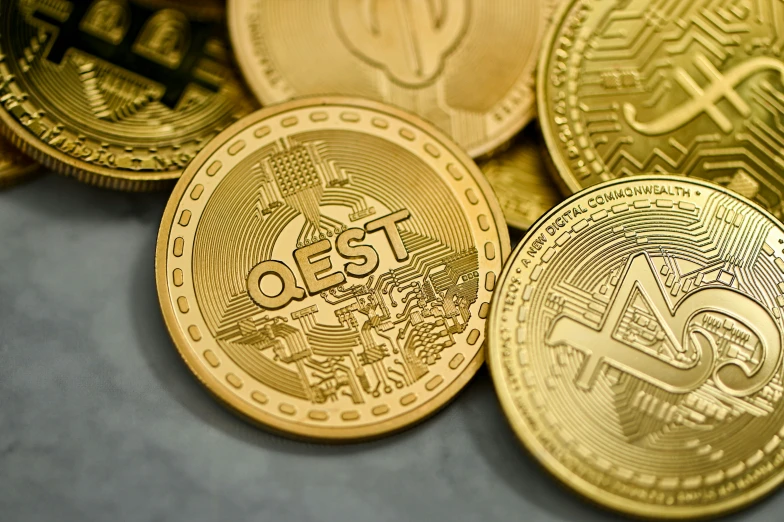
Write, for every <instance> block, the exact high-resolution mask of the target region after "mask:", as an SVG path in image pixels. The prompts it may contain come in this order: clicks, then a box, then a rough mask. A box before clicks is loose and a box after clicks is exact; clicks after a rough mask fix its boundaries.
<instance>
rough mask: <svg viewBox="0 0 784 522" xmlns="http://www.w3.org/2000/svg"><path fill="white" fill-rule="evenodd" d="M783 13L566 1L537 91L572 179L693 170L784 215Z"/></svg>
mask: <svg viewBox="0 0 784 522" xmlns="http://www.w3.org/2000/svg"><path fill="white" fill-rule="evenodd" d="M782 17H784V7H782V4H781V2H778V1H773V0H760V1H759V2H714V1H709V0H696V1H689V2H672V1H670V0H654V1H649V0H632V1H629V2H617V1H615V0H570V1H569V2H567V3H566V5H564V9H563V10H562V11H561V13H560V16H559V17H558V22H557V23H556V24H554V30H553V32H552V33H551V34H550V37H549V38H547V39H546V43H545V45H544V49H543V53H542V56H541V61H540V64H539V78H538V84H537V91H538V100H539V101H538V103H539V115H540V122H541V125H542V130H543V132H544V135H545V138H546V141H547V145H548V147H549V150H550V152H551V153H552V155H553V158H554V161H555V165H556V167H557V169H558V171H559V173H560V175H561V176H562V178H563V182H564V184H565V185H566V186H567V187H568V188H569V189H570V190H571V191H577V190H579V189H580V188H581V187H587V186H590V185H593V184H595V183H598V182H601V181H604V180H608V179H613V178H616V177H619V176H627V175H632V174H639V173H652V174H660V173H672V174H686V175H688V176H695V177H699V178H705V179H709V180H711V181H713V182H715V183H719V184H721V185H723V186H726V187H727V188H730V189H732V190H734V191H736V192H738V193H740V194H742V195H744V196H746V197H748V198H750V199H753V200H754V201H756V202H757V203H759V204H760V205H762V206H763V207H765V208H767V209H769V210H770V211H771V212H772V213H773V214H774V215H776V216H777V217H779V218H781V217H782V215H783V214H782V213H783V212H784V207H782V194H783V193H784V156H782V149H783V148H784V125H782V121H784V84H782V80H783V79H784V61H782V52H784V29H783V27H784V26H782V24H781V23H780V22H781V20H782Z"/></svg>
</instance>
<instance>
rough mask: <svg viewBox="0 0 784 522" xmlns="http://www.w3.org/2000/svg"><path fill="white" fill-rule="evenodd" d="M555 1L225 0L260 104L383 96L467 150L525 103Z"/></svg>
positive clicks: (501, 135)
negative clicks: (314, 97) (324, 96)
mask: <svg viewBox="0 0 784 522" xmlns="http://www.w3.org/2000/svg"><path fill="white" fill-rule="evenodd" d="M555 3H556V1H555V0H543V1H528V0H526V1H521V0H482V1H481V2H480V1H476V0H432V1H427V2H419V1H414V2H410V1H406V0H234V1H229V7H228V14H229V28H230V31H231V36H232V41H233V43H234V50H235V52H236V54H237V59H238V61H239V64H240V67H241V68H242V71H243V73H244V74H245V78H246V79H247V80H248V83H249V84H250V86H251V88H252V89H253V91H254V92H255V93H256V95H257V96H258V97H259V99H261V101H262V102H263V103H265V104H272V103H278V102H281V101H284V100H288V99H291V98H293V97H298V96H307V95H321V94H342V95H352V96H362V97H366V98H371V99H376V100H380V101H385V102H387V103H391V104H393V105H396V106H398V107H401V108H403V109H406V110H408V111H411V112H414V113H417V114H419V115H420V116H422V117H424V118H425V119H427V120H429V121H430V122H432V123H434V124H436V125H437V126H438V127H440V128H441V129H442V130H444V131H446V132H447V133H448V134H450V135H451V136H452V137H453V138H454V139H455V141H457V142H458V143H459V144H460V145H461V146H462V147H463V148H464V149H465V150H467V151H468V152H469V154H471V155H472V156H474V157H477V156H480V155H483V154H486V153H488V152H491V151H492V150H493V149H495V148H496V147H498V146H499V145H501V144H503V143H505V142H506V141H508V140H509V139H511V138H512V137H513V136H514V135H515V134H516V133H517V132H518V131H519V130H520V129H522V128H523V126H524V125H525V124H526V122H528V121H529V120H530V119H531V117H532V116H533V113H534V88H533V76H534V67H535V65H536V56H537V55H538V51H539V44H540V42H541V40H542V38H543V36H544V33H545V31H546V29H547V26H548V22H549V17H550V14H551V12H552V10H553V5H554V4H555Z"/></svg>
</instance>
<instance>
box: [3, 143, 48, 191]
mask: <svg viewBox="0 0 784 522" xmlns="http://www.w3.org/2000/svg"><path fill="white" fill-rule="evenodd" d="M40 170H41V166H40V165H38V164H37V163H36V162H34V161H33V160H31V159H30V158H28V157H27V156H25V155H24V154H22V153H21V152H19V151H18V150H17V149H16V147H14V146H13V145H11V144H10V143H8V141H7V140H4V139H2V138H0V190H2V189H5V188H8V187H10V186H12V185H16V184H17V183H21V182H22V181H24V180H26V179H28V178H30V177H32V176H34V175H35V174H36V173H38V172H40Z"/></svg>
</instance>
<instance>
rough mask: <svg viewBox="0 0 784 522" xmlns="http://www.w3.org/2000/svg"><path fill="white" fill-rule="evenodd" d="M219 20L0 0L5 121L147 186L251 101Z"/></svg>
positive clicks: (167, 176) (68, 168)
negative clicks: (231, 59) (234, 68)
mask: <svg viewBox="0 0 784 522" xmlns="http://www.w3.org/2000/svg"><path fill="white" fill-rule="evenodd" d="M221 33H222V29H221V27H220V25H219V24H208V23H202V22H195V21H193V20H189V19H188V17H187V16H186V15H185V14H183V12H181V11H178V10H174V9H164V10H160V11H151V10H149V9H147V8H145V7H143V6H142V5H139V4H136V3H134V2H125V1H120V0H93V1H85V2H67V1H64V0H47V1H44V0H14V1H8V2H3V3H2V4H1V5H0V52H1V53H2V60H1V61H0V80H2V82H0V96H2V99H3V106H2V109H1V110H0V119H2V121H3V123H4V124H5V125H3V130H4V131H5V132H6V134H7V136H9V137H10V138H11V139H12V140H13V141H14V143H15V144H16V145H17V146H19V147H20V148H22V149H23V150H24V151H25V152H27V153H28V154H29V155H31V156H32V157H34V158H35V159H37V160H38V161H40V162H41V163H44V164H45V165H46V166H48V167H51V168H54V169H55V170H57V171H59V172H61V173H64V174H69V175H72V176H75V177H77V178H79V179H81V180H83V181H86V182H90V183H94V184H97V185H101V186H106V187H110V188H117V189H129V190H144V189H150V188H154V187H156V186H157V185H159V184H160V183H161V182H164V181H167V180H173V179H176V178H177V177H179V176H180V174H181V173H182V170H183V168H184V167H185V165H187V163H188V162H189V161H190V160H191V159H192V158H193V157H194V156H195V155H196V153H197V152H198V151H199V150H200V149H201V148H202V147H203V146H204V144H205V143H206V142H207V141H209V139H210V138H212V137H213V136H215V135H216V134H217V133H218V132H219V131H220V130H221V129H223V128H225V127H227V126H228V125H230V124H231V123H232V122H234V121H235V120H236V119H237V118H238V117H240V116H241V115H243V114H245V113H247V112H249V111H250V110H251V108H252V106H253V105H252V102H251V101H250V99H249V98H248V97H246V95H245V94H244V91H243V88H242V86H241V84H240V83H239V81H238V80H237V79H236V77H235V76H234V74H233V72H232V69H231V68H230V67H229V66H228V65H227V64H228V55H227V54H226V49H225V45H224V42H223V40H222V39H221Z"/></svg>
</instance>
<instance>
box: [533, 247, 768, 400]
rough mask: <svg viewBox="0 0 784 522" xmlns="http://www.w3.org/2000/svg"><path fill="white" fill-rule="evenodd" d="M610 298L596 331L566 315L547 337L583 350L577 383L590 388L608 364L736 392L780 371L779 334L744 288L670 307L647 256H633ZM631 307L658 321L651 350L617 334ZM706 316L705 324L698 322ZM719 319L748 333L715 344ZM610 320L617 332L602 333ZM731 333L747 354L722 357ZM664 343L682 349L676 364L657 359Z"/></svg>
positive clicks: (674, 382)
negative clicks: (709, 383) (709, 382)
mask: <svg viewBox="0 0 784 522" xmlns="http://www.w3.org/2000/svg"><path fill="white" fill-rule="evenodd" d="M635 300H636V301H635ZM632 301H635V303H639V304H635V303H633V302H632ZM610 303H611V304H610V310H609V312H608V313H607V314H606V316H605V317H604V319H603V320H602V321H601V322H600V324H599V328H598V329H595V328H592V327H590V326H587V325H585V324H582V323H580V322H578V321H575V320H574V319H572V318H570V317H567V316H565V315H561V316H558V317H556V318H555V320H554V321H553V324H552V326H551V328H550V332H549V334H548V336H547V343H548V344H550V345H559V344H566V345H570V346H572V347H573V348H576V349H577V350H579V351H581V352H583V353H584V354H585V359H584V360H583V363H582V367H581V369H580V372H579V375H578V377H577V385H578V386H580V387H581V388H583V389H585V390H590V389H591V388H592V387H593V384H594V382H595V380H596V378H597V377H598V375H599V372H600V370H601V369H602V365H603V364H608V365H610V366H612V367H615V368H617V369H619V370H621V371H624V372H627V373H630V374H632V375H634V376H636V377H638V378H640V379H643V380H645V381H648V382H650V383H651V384H654V385H656V386H659V387H661V388H663V389H665V390H667V391H670V392H673V393H687V392H690V391H693V390H695V389H697V388H699V387H700V386H702V385H703V384H704V383H705V381H706V380H707V379H708V378H710V377H712V378H713V379H714V382H715V383H716V386H717V387H719V389H721V390H722V391H724V392H726V393H728V394H730V395H733V396H737V397H742V396H747V395H750V394H752V393H755V392H757V391H759V390H760V389H761V388H762V387H764V386H765V385H766V384H767V383H768V382H769V381H770V379H771V378H772V377H773V375H774V374H775V372H776V371H778V369H779V362H780V360H781V335H780V333H779V329H778V327H777V325H776V322H775V321H774V319H773V317H771V315H770V313H769V312H768V310H767V309H765V308H764V307H763V306H762V305H761V304H759V303H758V302H756V301H755V300H753V299H751V298H749V297H747V296H745V295H743V294H741V293H740V292H737V291H735V290H733V289H730V288H717V287H709V288H703V289H700V290H697V291H695V292H694V293H692V294H691V295H690V296H688V297H686V298H685V299H684V300H683V301H681V302H680V303H678V304H677V305H673V304H672V303H671V302H670V300H669V298H668V297H667V293H666V291H665V288H664V287H663V286H662V284H661V282H660V281H659V279H658V278H657V277H656V275H655V269H654V266H653V263H652V262H651V260H650V259H649V258H648V256H647V255H646V254H637V255H636V256H634V257H633V258H632V259H631V261H630V262H629V264H628V265H627V268H626V271H625V273H624V275H623V276H622V279H621V282H620V284H619V286H618V288H617V289H616V291H615V292H614V294H613V297H612V298H611V301H610ZM633 305H635V306H636V310H643V311H645V312H647V315H649V316H651V317H650V319H651V320H653V321H655V322H656V323H658V327H657V330H658V332H657V333H658V336H657V337H656V338H655V339H654V341H655V343H654V344H653V345H652V346H651V348H652V349H651V350H644V349H641V343H636V342H634V338H633V336H629V335H627V336H623V335H619V330H621V328H620V326H622V325H623V324H628V322H629V315H630V314H629V310H630V309H631V308H633ZM706 316H708V318H707V319H704V320H703V321H702V322H700V321H698V320H696V319H697V318H698V317H701V318H705V317H706ZM716 317H720V318H723V319H724V320H723V321H721V320H720V321H718V323H719V324H722V323H724V324H745V325H747V326H746V328H744V332H750V334H751V335H749V334H747V333H744V332H740V331H738V330H735V331H732V332H731V333H730V334H728V335H727V336H725V338H723V339H720V340H719V343H717V342H716V339H715V338H714V337H713V336H712V335H711V333H710V332H711V330H710V328H711V327H712V326H715V324H716V323H717V320H716ZM648 320H649V319H646V321H648ZM624 321H625V322H624ZM607 325H610V326H611V327H614V331H613V333H611V334H608V333H607V332H605V331H604V330H605V326H607ZM706 325H707V326H706ZM748 325H753V326H748ZM727 337H734V338H735V339H741V341H742V342H743V343H746V344H750V346H748V347H747V348H748V351H749V352H750V356H749V357H747V358H745V360H744V359H741V358H730V359H721V360H719V357H718V355H719V353H718V352H719V349H720V348H724V346H723V344H722V343H725V344H726V340H727ZM749 339H750V340H751V342H750V343H749ZM656 343H658V344H656ZM664 343H669V344H670V345H671V346H673V348H674V351H675V352H677V353H678V354H680V358H679V359H678V360H677V361H674V362H670V361H667V360H664V359H663V358H661V357H657V356H656V353H657V352H658V350H659V349H661V348H662V346H663V344H664Z"/></svg>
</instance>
